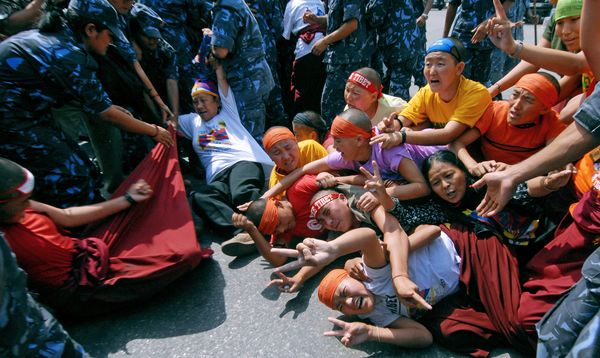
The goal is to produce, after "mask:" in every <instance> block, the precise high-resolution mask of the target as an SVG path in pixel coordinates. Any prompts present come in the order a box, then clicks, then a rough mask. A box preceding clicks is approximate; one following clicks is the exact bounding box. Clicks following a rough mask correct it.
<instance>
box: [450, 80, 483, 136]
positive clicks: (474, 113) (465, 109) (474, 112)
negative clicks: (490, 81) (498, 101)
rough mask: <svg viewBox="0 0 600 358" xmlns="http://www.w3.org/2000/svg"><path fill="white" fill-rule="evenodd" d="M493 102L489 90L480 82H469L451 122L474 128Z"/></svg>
mask: <svg viewBox="0 0 600 358" xmlns="http://www.w3.org/2000/svg"><path fill="white" fill-rule="evenodd" d="M464 80H465V79H463V81H464ZM491 102H492V98H491V97H490V94H489V92H488V90H487V88H485V87H484V86H483V85H482V84H480V83H478V82H473V81H469V82H468V83H466V84H465V91H464V93H463V94H462V95H461V97H460V98H459V103H458V106H457V107H456V109H455V110H454V113H453V114H452V116H451V117H450V119H449V120H450V121H456V122H459V123H462V124H466V125H467V126H469V127H470V128H473V126H474V125H475V123H477V120H479V118H481V116H482V115H483V113H484V112H485V110H486V109H487V107H488V106H489V104H490V103H491Z"/></svg>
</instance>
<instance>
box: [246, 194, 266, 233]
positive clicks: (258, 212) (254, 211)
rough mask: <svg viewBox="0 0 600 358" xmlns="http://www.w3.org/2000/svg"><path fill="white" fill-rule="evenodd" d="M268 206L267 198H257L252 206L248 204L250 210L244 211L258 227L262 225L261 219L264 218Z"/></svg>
mask: <svg viewBox="0 0 600 358" xmlns="http://www.w3.org/2000/svg"><path fill="white" fill-rule="evenodd" d="M266 207H267V199H263V198H260V199H257V200H254V201H253V202H252V203H251V204H250V206H248V210H246V212H245V213H244V215H246V217H247V218H248V220H250V221H251V222H252V223H253V224H254V226H256V227H258V226H259V225H260V221H261V220H262V216H263V214H264V213H265V208H266Z"/></svg>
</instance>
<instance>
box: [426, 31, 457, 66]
mask: <svg viewBox="0 0 600 358" xmlns="http://www.w3.org/2000/svg"><path fill="white" fill-rule="evenodd" d="M432 52H446V53H449V54H451V55H452V56H453V57H454V58H455V59H456V61H458V62H461V61H462V56H461V55H460V50H459V49H458V47H456V43H455V42H454V41H453V40H452V39H450V38H448V37H445V38H443V39H439V40H437V41H436V42H434V43H433V44H432V45H431V46H429V48H428V49H427V54H428V55H429V54H430V53H432Z"/></svg>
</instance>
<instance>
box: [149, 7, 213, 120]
mask: <svg viewBox="0 0 600 358" xmlns="http://www.w3.org/2000/svg"><path fill="white" fill-rule="evenodd" d="M140 2H141V3H142V4H144V5H147V6H148V7H150V8H152V9H153V10H154V11H156V13H158V15H160V17H161V18H162V19H163V20H164V22H165V23H166V26H164V27H163V28H161V29H160V31H161V34H162V36H163V37H164V39H165V41H167V42H168V43H169V45H171V46H172V47H173V48H174V49H175V53H176V54H177V67H178V72H179V93H181V94H184V95H181V96H179V97H180V107H181V108H180V110H181V112H182V113H187V112H188V111H193V106H192V104H191V99H189V96H187V95H185V94H187V93H190V92H191V90H192V87H193V86H194V79H195V78H197V77H198V75H197V74H196V73H194V68H193V66H192V59H193V58H194V56H196V50H197V49H196V48H193V46H192V42H191V41H190V39H189V38H188V36H187V35H186V32H185V29H186V26H187V25H188V24H189V23H190V22H197V23H200V22H202V23H205V24H210V23H211V10H212V4H211V3H210V2H209V1H206V0H141V1H140Z"/></svg>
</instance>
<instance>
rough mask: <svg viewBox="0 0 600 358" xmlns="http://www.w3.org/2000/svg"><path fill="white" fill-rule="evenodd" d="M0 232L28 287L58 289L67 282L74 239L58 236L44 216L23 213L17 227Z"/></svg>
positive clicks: (71, 263) (30, 211)
mask: <svg viewBox="0 0 600 358" xmlns="http://www.w3.org/2000/svg"><path fill="white" fill-rule="evenodd" d="M0 229H1V230H2V231H3V232H4V233H5V234H6V240H7V241H8V244H9V245H10V247H11V248H12V250H13V251H14V253H15V255H16V256H17V262H18V263H19V266H21V267H22V268H23V269H24V270H25V272H27V276H28V278H29V281H30V282H31V284H32V285H34V286H38V287H47V288H60V287H62V286H63V285H64V284H65V282H67V280H69V279H70V277H71V275H72V271H73V259H74V257H75V255H76V254H77V249H76V246H75V240H77V239H73V238H70V237H68V236H64V235H62V234H61V233H60V232H59V231H58V228H57V227H56V225H55V224H54V222H53V221H52V220H51V219H50V218H49V217H48V216H46V215H44V214H42V213H39V212H37V211H34V210H32V209H27V210H25V217H24V218H23V220H21V222H20V223H18V224H14V225H3V226H2V227H0Z"/></svg>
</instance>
